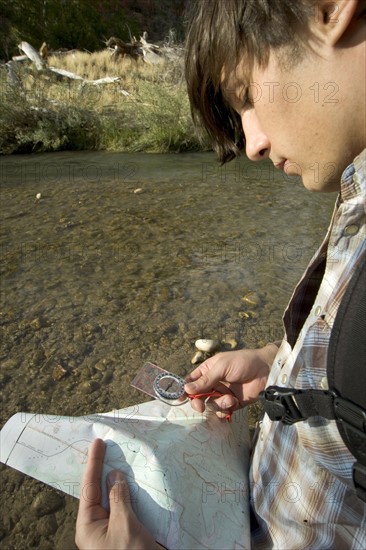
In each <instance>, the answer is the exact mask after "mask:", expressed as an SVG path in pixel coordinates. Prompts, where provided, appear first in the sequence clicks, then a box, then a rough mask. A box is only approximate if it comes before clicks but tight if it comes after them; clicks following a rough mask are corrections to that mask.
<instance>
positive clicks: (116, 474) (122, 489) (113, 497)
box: [107, 470, 132, 518]
mask: <svg viewBox="0 0 366 550" xmlns="http://www.w3.org/2000/svg"><path fill="white" fill-rule="evenodd" d="M107 485H108V490H109V507H110V517H111V518H112V517H113V516H116V515H118V514H120V513H121V512H122V513H125V512H127V511H128V512H130V511H131V509H132V507H131V493H130V490H129V487H128V483H127V480H126V478H125V476H124V475H123V474H122V472H120V471H119V470H113V471H112V472H110V473H109V474H108V476H107Z"/></svg>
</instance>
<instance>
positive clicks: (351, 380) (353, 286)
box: [327, 252, 366, 502]
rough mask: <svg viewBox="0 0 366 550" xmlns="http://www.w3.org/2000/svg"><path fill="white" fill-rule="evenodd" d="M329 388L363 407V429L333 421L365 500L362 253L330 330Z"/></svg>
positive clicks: (365, 274)
mask: <svg viewBox="0 0 366 550" xmlns="http://www.w3.org/2000/svg"><path fill="white" fill-rule="evenodd" d="M327 375H328V382H329V387H330V388H334V390H335V391H336V392H337V393H338V394H339V395H340V396H341V397H343V398H344V399H347V400H348V402H349V403H350V404H351V405H353V406H354V407H360V408H362V409H363V410H364V427H363V431H362V430H361V431H360V430H359V429H354V427H353V426H352V423H349V422H345V421H342V420H338V421H337V425H338V429H339V432H340V434H341V436H342V438H343V440H344V442H345V444H346V445H347V447H348V449H349V450H350V451H351V453H352V454H353V456H354V457H355V458H356V463H355V464H354V465H353V481H354V484H355V487H356V491H357V494H358V496H359V497H360V498H361V499H362V500H364V501H365V502H366V436H365V433H366V252H364V253H363V255H362V256H361V258H360V259H359V261H358V264H357V267H356V269H355V272H354V274H353V277H352V279H351V280H350V282H349V285H348V287H347V290H346V292H345V295H344V297H343V299H342V302H341V304H340V306H339V309H338V312H337V316H336V319H335V321H334V326H333V329H332V333H331V337H330V341H329V351H328V363H327Z"/></svg>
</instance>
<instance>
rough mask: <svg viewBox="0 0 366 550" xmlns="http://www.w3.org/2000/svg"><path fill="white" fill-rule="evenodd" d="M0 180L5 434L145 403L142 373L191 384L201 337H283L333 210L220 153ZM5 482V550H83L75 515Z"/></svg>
mask: <svg viewBox="0 0 366 550" xmlns="http://www.w3.org/2000/svg"><path fill="white" fill-rule="evenodd" d="M0 180H1V264H0V269H1V272H0V274H1V331H2V339H1V351H0V358H1V363H2V366H1V387H2V400H3V401H2V407H1V426H2V425H3V424H4V423H5V421H6V420H7V419H8V418H9V417H10V416H11V415H13V414H14V413H16V412H19V411H25V412H42V413H45V414H65V415H73V416H77V415H82V414H88V413H92V412H101V411H108V410H111V409H114V408H122V407H125V406H128V405H132V404H136V403H138V402H139V401H142V400H144V397H143V395H141V394H139V393H138V392H137V391H136V390H134V389H131V387H130V382H131V380H132V379H133V377H134V375H135V374H136V373H137V372H138V370H139V369H140V368H141V366H142V365H143V364H144V362H146V361H147V360H149V361H152V362H154V363H156V364H158V365H159V366H161V367H163V368H165V369H168V370H171V371H174V372H176V373H178V374H180V375H182V376H184V375H185V374H187V373H188V372H189V371H190V370H191V369H192V365H191V358H192V356H193V354H194V342H195V340H196V339H197V338H217V339H219V340H221V341H222V340H227V339H235V340H236V341H237V342H238V346H239V347H245V346H249V347H255V346H258V345H262V344H264V343H266V342H267V341H272V340H275V339H278V338H280V337H281V335H282V324H281V314H282V312H283V309H284V307H285V306H286V303H287V302H288V300H289V298H290V296H291V292H292V289H293V287H294V285H295V283H296V281H297V280H298V278H299V277H300V276H301V273H302V271H303V269H304V267H305V266H306V264H307V263H308V261H309V259H310V257H311V256H312V254H313V253H314V252H315V250H316V248H317V246H318V244H319V243H320V241H321V239H322V237H323V234H324V232H325V230H326V227H327V225H328V222H329V219H330V216H331V212H332V208H333V204H334V201H335V196H334V194H329V195H322V194H316V193H315V194H314V193H310V192H309V191H307V190H305V189H304V188H303V186H302V184H301V182H300V181H299V180H298V179H294V178H289V177H287V176H286V175H284V174H283V173H282V172H280V171H278V170H274V168H273V166H272V164H271V163H270V162H269V161H268V162H263V163H261V164H254V163H250V162H249V161H248V160H247V159H245V158H243V159H240V161H235V162H232V163H230V164H229V165H227V166H224V167H220V166H219V164H218V163H217V161H216V160H215V157H214V155H213V154H211V153H194V154H182V155H147V154H136V155H133V154H120V153H106V152H97V153H94V152H87V153H85V152H83V153H76V152H72V153H70V152H61V153H53V154H50V153H48V154H42V155H29V156H23V155H21V156H9V157H2V158H1V159H0ZM1 473H2V495H3V496H2V498H3V504H5V505H3V507H2V520H1V522H2V523H1V530H0V536H1V539H2V546H3V547H4V548H12V549H13V548H14V549H16V548H19V549H22V550H23V549H24V548H31V547H37V548H42V549H46V550H47V549H54V548H56V549H60V550H61V549H62V550H64V549H65V548H74V543H73V537H74V523H75V514H76V511H77V503H76V501H74V500H73V499H72V498H71V497H63V496H61V494H58V493H57V492H56V491H53V490H52V489H49V488H46V487H45V486H44V485H42V484H41V483H38V482H36V481H34V480H32V479H30V478H27V477H26V476H24V475H22V474H19V473H17V472H14V471H12V470H10V469H9V468H4V467H1Z"/></svg>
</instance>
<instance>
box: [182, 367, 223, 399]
mask: <svg viewBox="0 0 366 550" xmlns="http://www.w3.org/2000/svg"><path fill="white" fill-rule="evenodd" d="M223 379H224V372H223V368H222V367H221V366H220V364H216V365H213V366H212V367H211V368H210V369H209V370H205V364H204V363H202V365H201V366H200V367H199V368H198V369H196V370H195V371H193V372H192V373H191V374H190V377H189V382H188V383H187V384H185V386H184V390H185V392H186V393H187V394H189V395H191V394H197V393H205V392H210V391H212V390H213V389H215V388H216V387H217V384H218V383H219V382H220V381H221V380H223Z"/></svg>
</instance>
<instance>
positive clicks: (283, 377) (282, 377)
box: [281, 374, 287, 384]
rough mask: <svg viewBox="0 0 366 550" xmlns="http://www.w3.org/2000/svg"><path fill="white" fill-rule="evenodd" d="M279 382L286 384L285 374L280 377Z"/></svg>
mask: <svg viewBox="0 0 366 550" xmlns="http://www.w3.org/2000/svg"><path fill="white" fill-rule="evenodd" d="M281 382H282V384H286V382H287V374H283V375H282V376H281Z"/></svg>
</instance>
